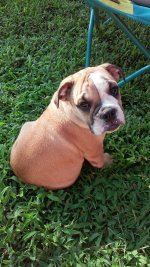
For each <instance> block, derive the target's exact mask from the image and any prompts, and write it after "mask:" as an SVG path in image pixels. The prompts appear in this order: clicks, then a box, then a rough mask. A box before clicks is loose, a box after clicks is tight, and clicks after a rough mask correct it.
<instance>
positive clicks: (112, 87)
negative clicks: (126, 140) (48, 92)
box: [54, 63, 125, 135]
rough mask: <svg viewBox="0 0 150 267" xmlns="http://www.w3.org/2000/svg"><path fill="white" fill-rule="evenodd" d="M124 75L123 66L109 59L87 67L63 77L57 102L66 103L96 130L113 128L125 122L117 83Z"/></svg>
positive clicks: (101, 131)
mask: <svg viewBox="0 0 150 267" xmlns="http://www.w3.org/2000/svg"><path fill="white" fill-rule="evenodd" d="M122 76H123V73H122V70H121V69H120V68H119V67H117V66H115V65H112V64H109V63H106V64H102V65H100V66H97V67H90V68H86V69H84V70H81V71H79V72H77V73H75V74H73V75H71V76H69V77H67V78H66V79H64V80H63V81H62V83H61V84H60V86H59V88H58V90H57V91H56V93H55V95H54V102H55V104H56V106H57V108H59V106H61V105H62V104H63V106H64V105H65V111H66V112H67V110H69V114H73V115H74V116H76V117H77V118H78V120H80V122H81V121H82V123H83V124H84V125H86V126H88V127H89V128H90V129H91V131H92V132H93V133H94V134H96V135H99V134H103V133H106V132H113V131H115V130H116V129H118V128H119V126H121V125H122V124H124V122H125V118H124V113H123V109H122V102H121V95H120V92H119V88H118V85H117V80H118V79H119V78H120V77H122ZM70 111H71V113H70Z"/></svg>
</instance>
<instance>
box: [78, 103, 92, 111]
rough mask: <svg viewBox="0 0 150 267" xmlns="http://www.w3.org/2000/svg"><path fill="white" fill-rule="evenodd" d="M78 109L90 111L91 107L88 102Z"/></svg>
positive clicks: (80, 105)
mask: <svg viewBox="0 0 150 267" xmlns="http://www.w3.org/2000/svg"><path fill="white" fill-rule="evenodd" d="M78 108H80V109H81V110H82V111H89V110H90V108H91V105H90V103H88V102H82V103H81V104H79V105H78Z"/></svg>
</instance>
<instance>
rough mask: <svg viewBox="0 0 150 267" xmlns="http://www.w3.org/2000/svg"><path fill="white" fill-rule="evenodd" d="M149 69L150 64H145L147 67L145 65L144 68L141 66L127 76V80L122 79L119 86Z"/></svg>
mask: <svg viewBox="0 0 150 267" xmlns="http://www.w3.org/2000/svg"><path fill="white" fill-rule="evenodd" d="M147 71H150V65H147V66H145V67H143V68H141V69H139V70H137V71H135V72H134V73H133V74H131V75H129V76H127V77H126V78H125V81H124V80H122V81H120V82H119V83H118V86H119V87H121V86H123V85H124V84H125V83H127V82H130V81H132V80H133V79H135V78H136V77H138V76H139V75H141V74H143V73H145V72H147Z"/></svg>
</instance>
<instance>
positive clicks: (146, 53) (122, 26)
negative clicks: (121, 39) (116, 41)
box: [109, 13, 150, 60]
mask: <svg viewBox="0 0 150 267" xmlns="http://www.w3.org/2000/svg"><path fill="white" fill-rule="evenodd" d="M109 15H110V16H111V18H112V19H113V20H114V21H115V22H116V24H117V25H118V26H119V28H120V29H121V30H122V31H123V32H124V33H125V34H126V35H127V36H128V38H129V39H130V40H131V41H132V42H133V43H134V44H135V45H136V46H137V47H138V48H139V49H140V50H141V51H142V53H143V54H144V56H145V57H146V58H147V59H149V60H150V52H149V51H148V49H146V48H145V47H144V45H143V44H142V43H141V42H140V41H139V40H138V39H137V38H136V37H135V35H134V34H133V33H132V32H131V30H130V29H129V28H128V27H127V25H126V24H125V23H124V22H123V21H121V19H120V18H119V16H118V15H116V14H113V13H109Z"/></svg>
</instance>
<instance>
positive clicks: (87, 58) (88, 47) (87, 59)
mask: <svg viewBox="0 0 150 267" xmlns="http://www.w3.org/2000/svg"><path fill="white" fill-rule="evenodd" d="M93 27H94V9H91V14H90V22H89V28H88V38H87V49H86V63H85V67H88V66H89V65H90V57H91V46H92V36H93Z"/></svg>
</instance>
